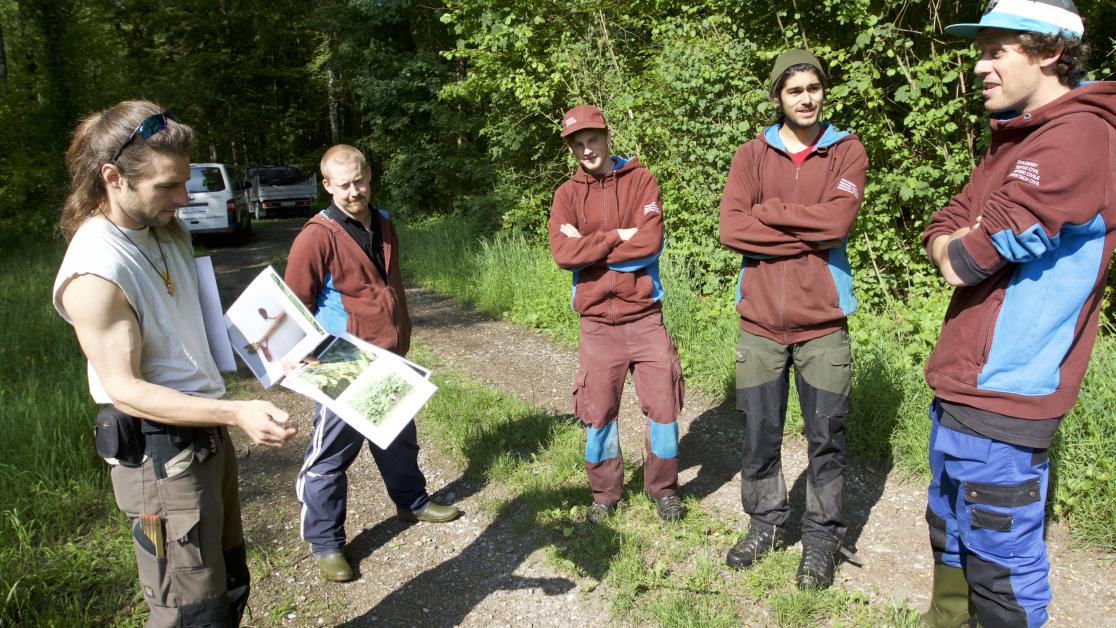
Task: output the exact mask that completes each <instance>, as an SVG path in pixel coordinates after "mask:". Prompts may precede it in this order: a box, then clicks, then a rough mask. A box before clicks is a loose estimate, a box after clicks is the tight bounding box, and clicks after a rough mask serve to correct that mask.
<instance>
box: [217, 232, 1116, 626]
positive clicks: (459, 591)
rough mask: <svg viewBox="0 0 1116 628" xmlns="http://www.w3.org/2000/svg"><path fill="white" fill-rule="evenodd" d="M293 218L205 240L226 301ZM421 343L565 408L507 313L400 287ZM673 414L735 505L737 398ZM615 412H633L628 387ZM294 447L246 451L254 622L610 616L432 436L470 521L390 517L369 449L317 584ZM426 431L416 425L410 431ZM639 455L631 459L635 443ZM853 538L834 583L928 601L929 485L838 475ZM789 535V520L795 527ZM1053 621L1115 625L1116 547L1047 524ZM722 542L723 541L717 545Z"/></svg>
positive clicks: (797, 478)
mask: <svg viewBox="0 0 1116 628" xmlns="http://www.w3.org/2000/svg"><path fill="white" fill-rule="evenodd" d="M298 226H299V223H298V222H297V221H287V222H279V223H265V224H264V225H262V227H259V228H258V229H257V237H256V238H255V239H254V240H253V242H252V243H251V244H249V245H248V246H245V247H239V248H232V247H230V248H217V249H215V250H214V251H212V255H213V258H214V264H215V267H216V269H217V274H218V281H219V282H220V284H221V285H222V298H223V299H224V302H225V304H226V306H227V305H228V304H229V303H231V299H232V298H233V297H235V295H236V294H237V293H238V292H239V290H240V289H241V288H242V287H243V286H244V285H246V284H247V282H248V281H249V280H250V279H251V278H252V277H253V276H255V274H256V273H258V272H259V270H260V269H262V268H263V267H265V266H266V265H267V264H268V263H273V264H276V266H277V267H278V266H279V265H281V263H282V260H283V259H284V256H285V252H286V249H287V246H288V245H289V242H290V240H291V239H292V238H293V237H294V235H295V233H297V229H298ZM408 298H409V300H410V305H411V313H412V317H413V319H414V327H415V333H416V336H417V338H418V339H419V340H420V341H421V342H422V343H423V344H424V345H425V346H426V347H428V348H429V349H430V350H431V351H433V352H434V353H435V354H437V355H438V356H439V357H440V359H441V360H442V361H443V362H444V363H445V364H446V365H447V366H448V367H450V368H452V369H454V370H456V371H458V372H461V373H463V374H465V375H468V376H470V377H472V378H473V379H474V380H475V381H478V382H481V383H484V384H488V385H490V386H493V387H496V388H499V389H501V390H504V391H506V392H508V393H511V394H513V395H516V396H518V397H519V398H521V399H523V400H524V401H527V402H529V403H532V404H535V405H538V406H540V407H542V408H545V409H547V410H549V411H551V412H554V413H559V414H562V413H567V412H568V411H569V409H568V405H569V404H568V396H569V381H570V377H571V374H572V373H573V371H574V369H575V367H576V363H577V355H576V351H573V350H570V349H567V348H564V347H558V346H556V345H554V344H553V343H551V342H550V341H548V340H547V339H545V338H543V337H542V336H539V335H538V334H535V333H532V332H530V331H527V330H525V329H522V328H519V327H516V326H515V325H511V324H509V323H506V322H503V321H496V320H493V319H491V318H489V317H487V316H485V315H482V314H479V313H477V312H474V311H472V310H469V309H467V308H463V307H462V306H460V305H459V304H457V303H455V302H453V301H451V300H449V299H446V298H444V297H440V296H438V295H435V294H432V293H430V292H428V291H424V290H410V291H408ZM241 376H242V377H241V379H243V380H244V382H245V383H244V384H243V386H241V387H240V389H239V391H240V394H243V395H245V396H248V395H252V396H257V395H258V396H263V397H264V398H268V399H271V400H273V401H274V402H275V403H276V404H278V405H280V406H281V407H283V408H285V409H287V410H289V411H290V412H291V414H292V415H294V416H301V417H308V416H309V412H310V406H311V404H310V403H309V402H308V401H307V400H305V399H304V398H302V397H300V396H298V395H295V394H293V393H290V392H289V391H286V390H285V389H282V388H279V387H277V388H273V389H272V390H269V391H261V390H259V387H258V385H257V384H256V383H255V382H254V380H251V379H250V378H246V377H244V373H242V374H241ZM686 406H687V408H686V411H685V413H684V415H683V417H682V418H681V419H680V421H679V423H680V430H681V446H680V460H681V463H682V471H681V477H680V484H681V490H682V493H683V495H685V496H687V497H696V498H698V499H700V501H701V506H700V507H702V508H706V509H713V510H717V511H720V512H723V513H724V515H725V516H726V517H728V518H731V519H732V520H734V521H738V522H740V523H743V521H744V520H745V517H743V515H741V514H740V505H739V478H738V477H737V471H738V452H739V450H740V447H741V444H742V442H741V434H740V430H739V429H738V427H737V423H736V421H737V419H736V417H735V412H734V411H733V409H732V407H731V404H729V403H722V402H720V401H719V400H712V399H706V398H703V397H701V396H700V395H697V394H694V393H690V394H689V395H688V397H687V400H686ZM621 416H622V417H635V416H639V413H638V409H637V408H636V406H635V405H634V395H632V394H631V391H630V390H629V391H627V392H626V393H625V406H624V408H623V409H622V411H621ZM621 425H622V429H621V432H622V435H623V445H624V448H625V449H626V450H627V451H628V452H638V451H639V448H640V446H639V442H640V439H642V432H641V429H640V428H639V427H638V424H637V423H636V422H630V423H629V424H625V423H624V421H623V419H621ZM303 428H304V429H302V431H301V433H300V434H299V436H298V439H297V441H296V443H295V444H294V445H292V446H288V447H286V448H284V449H281V450H278V451H272V450H263V449H258V448H253V449H251V450H248V449H247V448H244V450H245V453H244V455H243V456H242V459H241V487H242V491H243V493H242V497H243V499H244V501H245V527H246V534H247V535H248V538H249V543H250V544H251V545H253V546H254V547H256V548H259V549H262V550H264V551H263V552H261V553H260V554H259V555H258V556H259V558H258V559H257V560H258V561H259V562H262V563H263V564H262V565H261V566H262V567H263V569H259V570H258V571H264V572H266V574H267V575H266V576H264V577H263V578H260V579H258V580H257V582H256V583H254V585H253V586H254V589H255V590H254V592H253V602H252V608H253V611H254V617H253V624H256V625H263V624H271V623H283V624H289V625H334V624H345V625H353V626H363V625H428V626H448V625H457V624H464V625H470V626H481V625H483V626H505V625H506V626H511V625H515V626H558V625H562V626H564V625H577V624H588V623H603V621H604V619H605V618H608V617H609V614H608V603H607V596H606V594H605V593H604V592H602V591H601V589H598V588H595V586H594V585H595V582H593V581H591V580H589V579H586V580H585V581H579V580H578V579H571V578H570V577H569V576H567V575H565V574H562V573H558V572H557V571H556V570H554V569H553V568H551V567H549V566H548V565H546V564H545V562H544V559H543V555H542V550H538V549H535V548H534V547H532V546H527V545H525V544H524V543H522V542H520V539H519V538H518V536H517V534H516V533H515V531H514V530H513V526H512V524H511V523H510V522H509V521H508V519H506V518H505V519H495V520H494V519H492V518H491V517H488V516H486V515H483V514H480V513H481V508H480V507H479V504H480V503H482V502H483V500H485V499H486V498H487V497H489V495H490V494H492V492H493V491H495V490H497V489H496V487H483V486H478V485H476V484H475V483H474V484H470V483H469V482H468V481H465V480H463V479H462V478H460V477H459V473H458V472H457V470H456V468H455V467H454V466H453V465H451V464H450V463H449V462H448V461H447V460H446V459H445V458H444V457H442V456H440V455H439V454H438V452H436V451H434V450H433V448H432V447H430V446H426V447H425V448H424V449H423V451H422V453H421V455H420V465H421V466H422V468H423V470H424V471H425V473H426V475H427V480H428V484H429V488H430V490H431V491H441V492H436V493H435V495H436V497H437V498H438V499H439V500H440V501H456V502H457V503H458V504H459V505H460V506H461V507H462V508H463V509H464V510H465V511H466V516H465V517H463V518H462V519H459V520H458V521H456V522H453V523H450V524H445V525H437V526H436V525H430V524H419V525H415V526H405V525H403V524H401V523H399V522H398V521H397V520H396V519H395V518H394V516H393V515H394V507H393V506H392V504H391V503H390V501H389V500H388V499H387V496H386V494H385V492H384V490H383V484H382V481H381V480H380V478H379V474H378V472H377V471H376V468H375V465H374V464H373V463H372V458H371V456H361V457H360V458H359V459H358V460H357V462H356V463H355V464H354V465H353V467H352V469H351V470H350V473H349V478H350V486H349V508H348V510H349V519H348V522H347V530H348V534H349V555H350V558H351V559H352V560H353V562H354V563H355V564H356V565H358V570H359V574H360V578H359V579H358V580H357V581H355V582H352V583H348V584H343V585H326V584H322V583H319V581H318V579H317V569H316V565H315V562H314V560H313V558H312V557H311V556H310V554H309V551H308V549H307V547H306V546H305V544H303V543H302V542H301V541H300V539H299V531H298V504H297V502H296V500H295V498H294V489H293V483H294V477H295V474H296V473H297V471H298V468H299V466H300V465H301V460H302V452H303V451H304V449H305V447H306V441H307V437H308V433H309V425H308V418H307V419H306V421H304V425H303ZM419 434H420V440H421V437H422V428H421V423H420V427H419ZM637 455H638V454H637ZM805 463H806V457H805V447H804V444H803V442H802V441H800V440H789V441H788V442H787V443H786V444H785V445H784V467H785V469H784V470H785V473H786V476H787V480H788V484H791V483H793V487H792V489H791V494H792V509H793V512H792V521H793V520H795V519H796V518H797V515H800V514H801V511H802V504H803V501H804V494H805V476H804V475H803V472H804V469H805ZM846 486H847V487H848V488H847V501H848V504H847V508H848V511H849V519H850V521H849V523H850V530H849V540H850V541H852V543H853V544H855V546H856V548H857V551H858V553H859V556H860V557H861V558H862V559H863V560H864V563H865V564H864V566H863V567H860V568H858V567H855V566H852V565H847V564H846V565H844V566H842V568H841V570H840V572H839V574H838V578H837V584H836V585H835V586H840V587H844V588H846V589H850V590H858V591H862V592H864V593H866V594H868V595H869V596H870V597H872V598H873V599H878V600H881V601H896V602H899V601H903V600H906V601H907V602H908V603H910V604H911V605H912V606H913V607H916V608H924V607H925V606H926V604H927V593H928V591H929V587H930V581H929V570H930V554H929V550H928V547H927V542H926V524H925V522H924V520H923V518H922V513H923V510H924V508H925V487H924V486H923V484H922V483H921V482H919V481H910V480H904V479H903V478H899V477H896V475H895V474H892V475H890V476H889V474H888V473H887V469H880V468H875V467H872V466H870V465H864V464H854V465H852V466H851V468H850V469H849V478H848V480H847V484H846ZM791 536H792V538H797V531H796V530H791ZM1048 536H1049V537H1050V538H1049V548H1050V560H1051V563H1052V565H1053V571H1052V574H1051V583H1052V586H1053V589H1054V602H1053V604H1052V605H1051V608H1050V612H1051V616H1052V618H1053V619H1052V620H1051V622H1050V625H1052V626H1090V627H1093V626H1107V625H1113V623H1112V621H1113V620H1112V617H1113V616H1114V615H1116V582H1114V578H1113V576H1112V573H1113V566H1114V565H1113V560H1114V559H1113V557H1112V556H1111V555H1106V554H1102V553H1099V552H1096V551H1087V550H1081V549H1076V548H1074V547H1073V545H1072V543H1071V542H1070V541H1069V538H1068V536H1067V534H1066V533H1065V530H1064V529H1062V528H1060V527H1058V526H1054V527H1053V528H1052V529H1051V530H1050V531H1049V535H1048ZM723 549H724V550H727V549H728V548H727V547H726V548H723Z"/></svg>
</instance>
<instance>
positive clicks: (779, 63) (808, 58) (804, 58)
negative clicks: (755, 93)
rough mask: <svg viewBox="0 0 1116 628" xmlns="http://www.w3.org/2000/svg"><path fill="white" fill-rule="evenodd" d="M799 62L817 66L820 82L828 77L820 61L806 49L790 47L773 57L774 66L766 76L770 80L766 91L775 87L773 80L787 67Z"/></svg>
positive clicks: (777, 78)
mask: <svg viewBox="0 0 1116 628" xmlns="http://www.w3.org/2000/svg"><path fill="white" fill-rule="evenodd" d="M801 63H805V64H807V65H812V66H814V67H815V68H817V70H818V76H819V77H821V80H822V83H825V82H826V81H828V78H827V77H826V76H825V70H823V69H822V66H821V62H820V61H818V58H817V57H815V56H814V55H813V54H811V53H810V51H808V50H803V49H801V48H792V49H790V50H787V51H786V52H784V53H783V54H781V55H779V56H778V58H776V59H775V67H774V68H772V69H771V75H770V76H769V77H768V78H770V80H771V82H770V83H769V84H768V86H767V89H768V91H773V90H774V89H775V82H776V81H778V80H779V77H780V76H782V75H783V72H786V71H787V68H789V67H791V66H792V65H799V64H801Z"/></svg>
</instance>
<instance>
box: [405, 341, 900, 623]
mask: <svg viewBox="0 0 1116 628" xmlns="http://www.w3.org/2000/svg"><path fill="white" fill-rule="evenodd" d="M411 357H412V358H413V359H415V360H417V361H418V362H419V363H422V364H425V365H427V366H429V367H431V368H434V369H435V370H436V372H435V376H434V381H435V383H436V384H437V385H438V394H437V395H435V396H434V397H433V398H432V399H431V401H430V403H429V404H428V405H427V406H426V408H424V409H423V411H422V414H421V415H420V417H419V421H420V422H421V425H422V430H423V433H424V434H425V435H426V436H427V437H429V438H430V439H431V440H432V441H433V442H434V443H435V445H436V446H437V448H438V450H439V451H440V452H442V453H443V454H445V455H447V456H448V457H449V458H450V459H451V460H452V461H454V462H456V463H457V464H458V465H459V466H460V467H461V468H462V469H463V471H464V475H465V477H467V478H470V479H471V480H472V481H475V482H478V483H481V484H485V485H487V486H488V487H489V488H490V489H495V492H496V493H498V497H496V498H495V500H494V503H492V504H491V505H490V508H491V514H492V515H493V516H494V517H496V519H497V522H496V524H499V523H500V522H501V521H507V522H509V523H511V524H512V525H513V526H514V529H516V530H517V531H519V533H520V536H519V539H518V542H517V546H518V549H519V551H522V552H524V553H525V554H526V553H530V552H532V551H534V550H536V549H541V550H542V551H543V553H544V555H545V556H546V557H547V560H548V562H549V563H550V564H551V565H552V566H553V567H555V568H557V569H558V570H559V571H560V572H564V573H565V574H567V575H568V576H569V577H576V578H581V579H586V580H588V581H589V583H588V585H587V586H586V585H583V587H582V590H583V592H587V591H589V590H592V589H595V588H597V587H598V586H600V587H601V588H600V590H601V591H602V592H604V593H605V595H606V596H607V598H608V600H609V604H610V610H611V613H612V616H613V617H614V618H617V619H620V618H622V619H623V620H624V621H626V622H628V623H632V624H635V625H658V626H726V627H727V626H739V625H741V624H742V623H749V624H752V623H774V624H777V625H780V626H814V625H819V624H821V625H859V626H877V625H892V626H914V625H916V624H915V620H916V618H917V614H916V613H915V612H914V611H913V610H911V609H909V608H907V607H906V606H905V605H903V604H897V605H881V604H876V605H873V604H870V603H869V602H868V599H867V598H866V597H865V596H864V595H862V594H859V593H850V592H847V591H843V590H840V589H830V590H826V591H819V592H801V591H799V590H798V589H797V588H796V587H795V586H794V572H795V569H796V567H797V564H798V554H797V552H795V551H793V550H791V551H786V552H777V553H775V554H774V555H772V556H769V557H767V558H765V559H764V560H763V561H761V563H760V564H758V565H757V566H756V567H755V568H753V569H751V570H748V571H744V572H738V571H734V570H731V569H729V568H728V567H726V566H725V565H724V562H723V555H724V552H725V551H726V550H727V549H728V548H729V547H730V546H731V545H732V544H733V543H734V542H735V541H736V540H737V538H738V530H739V529H740V528H741V527H742V520H743V516H742V515H735V514H733V515H728V516H726V515H725V514H724V513H712V512H709V511H707V510H706V509H704V508H701V507H700V505H699V504H697V503H696V502H693V501H689V502H687V506H688V514H687V515H686V517H685V518H684V519H683V520H682V521H680V522H677V523H675V524H671V525H664V524H663V523H662V521H660V520H659V519H658V517H657V516H656V514H655V509H654V506H653V504H652V503H651V501H650V500H648V499H647V498H646V497H644V495H643V491H642V477H641V475H640V471H639V468H638V465H636V466H632V465H629V466H628V468H627V469H626V475H625V490H624V494H623V498H622V500H621V503H620V508H619V509H618V510H617V511H616V512H615V513H614V514H612V515H611V516H610V517H608V518H607V519H606V520H605V521H604V522H602V523H601V524H599V525H591V524H588V523H586V522H585V520H584V519H585V510H586V506H587V505H588V504H589V501H590V493H589V489H588V485H587V483H586V480H585V474H584V470H583V466H582V464H583V462H582V448H583V444H582V438H583V436H582V434H581V428H580V427H579V426H578V424H577V423H576V421H575V420H574V419H573V418H572V417H570V416H568V415H550V414H547V413H546V412H545V411H543V410H541V409H539V408H535V407H532V406H530V405H528V404H526V403H524V402H522V401H519V400H517V399H514V398H513V397H511V396H509V395H507V394H504V393H501V392H499V391H496V390H493V389H491V388H486V387H482V386H478V385H476V384H473V383H471V382H470V381H468V380H467V379H465V378H463V377H462V376H460V375H458V374H456V373H453V372H452V371H447V370H446V369H444V368H441V365H439V364H438V362H437V357H436V356H434V355H432V354H431V353H429V352H428V351H426V350H424V349H423V347H422V346H421V345H420V346H418V347H416V349H415V351H414V352H413V353H412V355H411ZM494 525H495V524H494Z"/></svg>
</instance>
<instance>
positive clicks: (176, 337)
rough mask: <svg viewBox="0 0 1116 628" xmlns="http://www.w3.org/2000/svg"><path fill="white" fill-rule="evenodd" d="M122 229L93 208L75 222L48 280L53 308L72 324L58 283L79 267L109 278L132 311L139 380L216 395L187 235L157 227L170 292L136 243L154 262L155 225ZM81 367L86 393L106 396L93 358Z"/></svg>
mask: <svg viewBox="0 0 1116 628" xmlns="http://www.w3.org/2000/svg"><path fill="white" fill-rule="evenodd" d="M121 230H122V231H123V232H124V233H126V234H127V238H126V237H124V236H123V235H121V232H120V231H117V229H116V228H115V227H113V225H112V224H111V223H109V222H108V221H107V220H105V219H104V218H103V217H100V216H96V217H93V218H90V219H88V220H86V221H85V223H84V224H82V226H81V228H80V229H78V231H77V233H76V234H74V237H73V239H72V240H71V241H70V246H69V248H67V249H66V256H65V257H64V258H63V259H62V266H61V268H59V269H58V276H57V277H56V278H55V280H54V307H55V309H57V310H58V313H59V314H61V315H62V318H64V319H66V322H67V323H70V324H73V321H71V320H70V316H69V315H68V314H67V313H66V309H65V308H64V307H62V298H61V296H62V289H63V288H64V287H65V286H66V284H67V283H69V281H70V280H71V279H73V278H74V277H77V276H78V275H96V276H98V277H101V278H104V279H106V280H108V281H111V282H112V283H114V284H116V285H117V286H118V287H119V288H120V289H121V290H122V291H123V292H124V297H125V298H126V299H127V300H128V303H129V304H130V305H131V306H132V309H133V310H134V311H135V313H136V317H137V319H139V326H140V337H141V342H142V353H141V355H140V375H141V377H142V378H143V379H144V380H145V381H147V382H150V383H152V384H158V385H160V386H166V387H167V388H173V389H174V390H177V391H179V392H183V393H186V394H189V395H195V396H198V397H209V398H213V399H216V398H218V397H220V396H221V395H223V394H225V382H224V380H223V379H221V374H220V372H219V371H218V370H217V365H216V364H215V363H214V361H213V356H212V355H210V352H209V343H208V341H207V340H206V336H205V325H204V324H203V323H202V313H201V304H200V302H199V300H198V278H197V270H195V268H194V251H193V247H192V246H191V245H190V241H189V238H188V237H187V236H177V235H172V234H171V233H169V232H168V231H167V230H166V229H158V230H157V232H158V233H157V235H158V237H159V244H161V245H162V248H163V253H165V254H166V258H167V259H166V263H167V266H168V267H169V270H170V275H171V280H173V281H174V283H175V292H174V295H173V296H171V295H170V294H168V293H167V289H166V286H164V284H163V279H162V278H161V277H160V276H159V274H158V272H157V271H156V270H155V269H154V268H152V267H151V264H150V263H148V261H147V259H144V256H143V255H142V254H141V253H140V252H139V251H138V250H137V248H136V247H141V248H142V249H143V252H144V253H145V254H146V255H147V258H148V259H150V260H151V262H153V263H154V264H155V266H157V267H158V268H159V269H160V270H161V269H162V268H163V256H162V255H160V254H159V247H158V246H156V242H155V239H154V238H155V236H156V233H154V232H156V229H152V228H147V229H141V230H138V231H137V230H132V229H124V228H123V227H121ZM128 238H131V241H130V242H129V240H128ZM86 370H87V371H88V373H89V392H90V394H92V395H93V400H94V401H96V402H97V403H112V402H113V401H112V399H110V398H109V396H108V394H106V393H105V389H104V387H103V386H101V380H100V379H99V378H98V377H97V373H96V372H95V371H94V370H93V365H92V364H87V367H86Z"/></svg>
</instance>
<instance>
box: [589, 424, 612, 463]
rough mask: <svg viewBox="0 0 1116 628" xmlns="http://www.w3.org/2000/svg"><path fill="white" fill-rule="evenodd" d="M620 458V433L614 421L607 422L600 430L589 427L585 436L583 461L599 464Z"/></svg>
mask: <svg viewBox="0 0 1116 628" xmlns="http://www.w3.org/2000/svg"><path fill="white" fill-rule="evenodd" d="M619 456H620V432H619V431H617V429H616V421H615V420H613V421H609V422H608V423H606V424H605V426H604V427H602V428H599V429H598V428H595V427H590V428H589V429H588V431H587V432H586V434H585V461H586V462H589V463H592V464H599V463H601V462H603V461H605V460H610V459H612V458H617V457H619Z"/></svg>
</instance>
